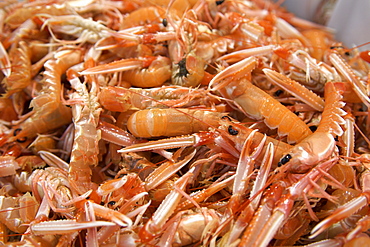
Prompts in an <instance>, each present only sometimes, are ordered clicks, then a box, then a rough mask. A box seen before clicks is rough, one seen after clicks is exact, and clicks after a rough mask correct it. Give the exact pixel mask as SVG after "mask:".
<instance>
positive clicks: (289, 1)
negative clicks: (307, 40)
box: [282, 0, 370, 51]
mask: <svg viewBox="0 0 370 247" xmlns="http://www.w3.org/2000/svg"><path fill="white" fill-rule="evenodd" d="M282 6H284V7H285V8H286V9H287V10H288V11H290V12H292V13H294V14H295V15H296V16H298V17H301V18H304V19H306V20H311V21H314V22H318V23H320V24H326V26H328V27H331V28H333V29H334V30H335V38H336V39H337V40H338V41H341V42H343V43H344V44H345V45H346V46H348V47H349V48H351V47H354V46H358V45H361V44H364V43H366V42H370V14H369V12H370V0H285V1H284V3H283V4H282ZM324 13H326V15H325V14H324ZM360 50H361V51H363V50H370V45H365V46H363V47H361V48H360Z"/></svg>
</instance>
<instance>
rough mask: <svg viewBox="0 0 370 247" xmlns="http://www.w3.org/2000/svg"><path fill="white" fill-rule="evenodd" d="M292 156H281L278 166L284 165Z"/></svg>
mask: <svg viewBox="0 0 370 247" xmlns="http://www.w3.org/2000/svg"><path fill="white" fill-rule="evenodd" d="M291 158H292V156H291V155H290V154H287V155H285V156H284V157H283V158H281V160H280V161H279V163H278V166H281V165H285V164H286V163H288V162H289V160H290V159H291Z"/></svg>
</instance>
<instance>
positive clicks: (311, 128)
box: [309, 125, 317, 132]
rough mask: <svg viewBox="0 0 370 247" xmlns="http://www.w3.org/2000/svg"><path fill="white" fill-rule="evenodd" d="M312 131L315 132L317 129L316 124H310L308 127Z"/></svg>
mask: <svg viewBox="0 0 370 247" xmlns="http://www.w3.org/2000/svg"><path fill="white" fill-rule="evenodd" d="M309 128H310V130H311V131H312V132H315V131H316V130H317V126H315V125H312V126H310V127H309Z"/></svg>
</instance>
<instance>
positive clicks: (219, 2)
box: [216, 0, 225, 5]
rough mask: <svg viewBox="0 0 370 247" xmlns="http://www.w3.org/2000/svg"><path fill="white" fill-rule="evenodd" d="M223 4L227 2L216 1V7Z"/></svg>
mask: <svg viewBox="0 0 370 247" xmlns="http://www.w3.org/2000/svg"><path fill="white" fill-rule="evenodd" d="M223 2H225V0H222V1H216V5H220V4H222V3H223Z"/></svg>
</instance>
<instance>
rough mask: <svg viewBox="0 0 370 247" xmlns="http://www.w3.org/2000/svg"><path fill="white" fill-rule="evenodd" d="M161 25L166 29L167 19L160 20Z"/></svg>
mask: <svg viewBox="0 0 370 247" xmlns="http://www.w3.org/2000/svg"><path fill="white" fill-rule="evenodd" d="M162 24H163V26H164V27H167V25H168V22H167V19H166V18H164V19H163V20H162Z"/></svg>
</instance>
